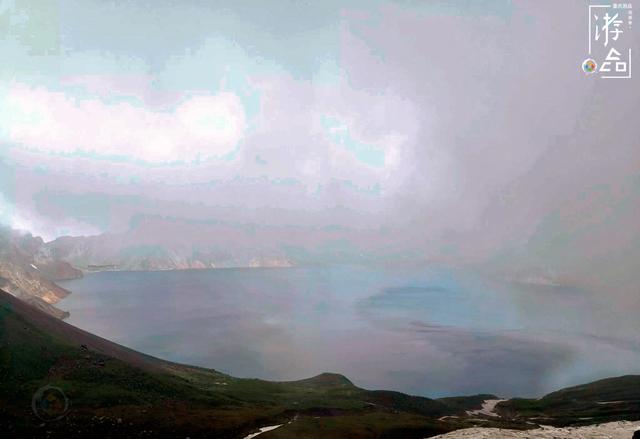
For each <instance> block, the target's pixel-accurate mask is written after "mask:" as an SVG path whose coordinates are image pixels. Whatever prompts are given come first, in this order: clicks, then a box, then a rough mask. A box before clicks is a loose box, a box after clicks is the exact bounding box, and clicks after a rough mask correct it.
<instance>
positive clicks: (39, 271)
mask: <svg viewBox="0 0 640 439" xmlns="http://www.w3.org/2000/svg"><path fill="white" fill-rule="evenodd" d="M77 277H82V272H81V271H80V270H78V269H76V268H74V267H72V266H71V265H70V264H69V263H68V262H66V261H61V260H57V259H55V258H54V257H52V256H51V255H50V254H48V252H47V250H46V249H45V247H44V242H43V240H42V239H41V238H39V237H33V236H31V235H30V234H25V233H20V232H17V231H15V230H11V229H8V228H0V287H2V288H3V289H4V290H5V291H7V292H9V293H11V294H13V295H14V296H16V297H18V298H20V299H22V300H24V301H25V302H28V303H30V304H31V305H33V306H35V307H37V308H39V309H41V310H43V311H45V312H47V313H49V314H51V315H54V316H56V317H58V318H64V317H66V315H67V314H66V313H65V312H63V311H61V310H59V309H58V308H56V307H55V306H54V305H55V303H57V302H58V301H59V300H61V299H62V298H64V297H65V296H67V295H68V294H69V291H67V290H65V289H64V288H61V287H60V286H58V285H56V283H55V281H56V280H65V279H74V278H77Z"/></svg>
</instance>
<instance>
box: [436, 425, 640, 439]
mask: <svg viewBox="0 0 640 439" xmlns="http://www.w3.org/2000/svg"><path fill="white" fill-rule="evenodd" d="M636 430H640V422H627V421H620V422H608V423H606V424H598V425H589V426H586V427H566V428H554V427H542V428H537V429H535V430H527V431H518V430H503V429H499V428H465V429H463V430H457V431H453V432H451V433H447V434H442V435H439V436H435V437H434V438H432V439H436V438H440V439H468V438H478V439H483V438H487V439H529V438H532V439H533V438H536V439H537V438H542V439H547V438H548V439H631V437H632V436H633V432H634V431H636Z"/></svg>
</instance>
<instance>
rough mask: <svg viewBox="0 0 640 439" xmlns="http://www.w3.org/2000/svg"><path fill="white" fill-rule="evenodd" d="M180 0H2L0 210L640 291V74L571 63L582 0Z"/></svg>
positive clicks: (14, 221) (579, 43) (577, 56)
mask: <svg viewBox="0 0 640 439" xmlns="http://www.w3.org/2000/svg"><path fill="white" fill-rule="evenodd" d="M177 5H178V4H177V3H176V2H173V1H160V0H154V1H136V2H112V1H109V2H107V1H89V0H82V1H77V2H76V1H71V0H68V1H60V2H54V1H51V2H49V1H18V0H15V1H12V0H0V53H1V54H2V61H1V65H0V221H1V222H2V223H5V224H9V225H11V226H13V227H15V228H21V229H26V230H29V231H31V232H33V233H34V234H36V235H41V236H43V237H45V239H53V238H55V237H57V236H60V235H89V234H99V233H103V232H114V233H121V232H126V231H127V230H129V229H130V228H131V227H132V224H133V223H135V222H136V221H137V220H139V218H141V217H143V218H145V217H148V218H156V219H157V218H160V219H162V218H171V221H172V223H174V224H179V225H180V227H181V230H182V229H183V228H184V225H185V224H186V225H188V227H189V228H190V229H191V230H192V231H193V234H192V235H191V236H196V237H197V236H198V233H199V232H198V227H200V226H201V225H202V224H210V223H211V222H224V223H225V224H230V225H231V226H234V225H237V226H238V227H244V226H246V225H247V224H251V225H254V226H257V227H263V228H266V229H267V230H268V228H269V227H279V228H281V229H282V228H283V227H284V228H285V229H286V228H288V227H292V228H296V229H297V230H300V229H302V230H306V229H308V230H310V231H314V230H318V229H322V230H327V229H328V228H329V229H331V230H338V231H339V236H340V239H345V240H347V241H349V240H351V241H353V242H355V245H358V240H360V241H362V240H366V241H367V243H370V242H372V241H376V240H379V242H380V243H381V244H380V245H381V246H383V247H384V246H385V245H388V243H390V242H392V243H393V246H394V251H396V250H397V249H398V248H401V249H402V248H406V249H407V250H408V251H409V250H410V251H412V252H414V253H415V252H417V253H419V254H423V255H424V256H425V257H426V258H433V259H437V260H444V261H447V262H451V263H468V262H472V263H475V264H481V265H487V266H490V267H491V269H492V270H493V271H496V272H502V271H504V272H508V273H511V274H513V273H515V274H516V275H517V276H526V277H528V278H531V279H533V278H539V277H540V276H542V277H545V276H546V277H552V278H554V279H556V280H558V279H560V280H562V279H564V280H566V281H567V282H572V283H580V284H581V285H583V286H584V285H588V286H590V287H591V288H594V289H595V288H602V287H603V286H606V285H610V284H611V283H614V284H615V285H616V288H620V289H622V290H625V291H626V294H624V296H625V297H626V298H627V300H631V301H634V302H633V303H634V304H636V305H638V300H640V299H637V293H638V287H637V286H634V285H638V282H637V281H638V279H637V276H638V275H637V272H638V268H640V267H638V264H639V262H638V261H640V254H639V253H640V252H639V250H638V248H640V245H639V244H640V225H639V223H640V220H639V219H638V218H640V141H639V138H640V137H639V135H640V124H639V123H638V122H640V120H639V114H640V84H639V83H638V81H639V80H638V77H637V76H636V77H633V78H632V79H629V80H608V81H605V80H602V79H601V78H595V77H594V76H586V75H585V74H584V73H583V72H582V71H581V70H580V64H581V62H582V60H583V59H584V58H585V57H586V51H587V38H586V34H587V30H588V29H587V11H586V8H585V5H584V2H583V1H581V0H577V1H562V2H556V1H550V0H549V1H513V2H512V1H486V2H480V1H458V2H438V1H433V2H426V1H425V2H419V1H409V0H407V1H369V0H367V1H352V2H344V1H340V2H338V1H335V2H334V1H322V2H320V1H313V2H311V1H309V2H306V1H291V2H289V1H275V0H274V1H269V2H254V1H229V2H224V1H219V2H210V1H184V2H180V3H179V6H177ZM257 5H262V6H257ZM632 31H633V32H632V33H631V34H630V35H629V36H628V38H629V40H628V41H630V44H631V45H632V47H634V50H637V49H638V48H640V44H639V42H640V32H638V30H637V29H632ZM202 230H203V231H204V230H205V229H204V228H203V229H202ZM203 233H204V232H203ZM310 233H311V234H312V232H310ZM267 234H268V233H267ZM310 236H311V235H310ZM256 239H258V238H256ZM310 239H311V238H310ZM363 245H364V244H363ZM634 294H635V295H634ZM634 297H636V298H635V299H634ZM639 308H640V306H639Z"/></svg>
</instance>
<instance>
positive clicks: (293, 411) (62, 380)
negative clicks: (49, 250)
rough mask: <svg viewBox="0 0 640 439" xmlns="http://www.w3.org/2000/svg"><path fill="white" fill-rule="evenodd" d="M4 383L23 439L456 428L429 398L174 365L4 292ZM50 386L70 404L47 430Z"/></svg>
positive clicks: (329, 377) (3, 413)
mask: <svg viewBox="0 0 640 439" xmlns="http://www.w3.org/2000/svg"><path fill="white" fill-rule="evenodd" d="M0 385H1V387H0V429H1V430H2V431H6V432H10V433H11V434H12V435H17V436H24V435H26V436H30V435H35V436H40V435H42V436H43V437H44V436H47V437H65V438H68V437H85V436H86V434H88V432H91V433H92V435H93V436H95V437H118V438H120V437H145V435H147V437H191V438H196V437H209V438H210V437H230V438H236V437H243V435H244V434H246V433H248V432H250V431H252V430H254V429H255V428H256V427H261V426H265V425H270V424H279V423H286V422H289V421H292V420H294V419H295V421H294V422H292V423H291V424H288V425H287V427H286V428H285V427H283V428H282V429H279V430H281V431H278V434H281V435H282V434H284V435H292V436H290V437H304V436H305V435H310V436H308V437H314V435H316V434H317V433H318V432H319V431H326V432H331V437H392V436H394V435H396V436H397V435H398V434H400V436H398V437H424V436H425V435H433V434H436V433H441V432H444V431H448V430H451V429H452V428H454V427H452V426H450V425H447V424H443V423H440V422H437V421H436V420H435V418H437V417H439V416H441V415H443V414H446V413H448V412H449V411H450V410H449V409H448V407H447V406H446V405H444V404H442V403H440V402H437V401H434V400H431V399H428V398H421V397H415V396H409V395H404V394H401V393H398V392H386V391H368V390H364V389H360V388H358V387H356V386H355V385H353V384H352V383H351V382H350V381H349V380H348V379H347V378H345V377H343V376H341V375H335V374H322V375H319V376H317V377H313V378H310V379H306V380H301V381H293V382H269V381H263V380H257V379H238V378H234V377H231V376H228V375H225V374H222V373H219V372H217V371H215V370H210V369H202V368H196V367H191V366H185V365H179V364H175V363H170V362H166V361H162V360H159V359H156V358H153V357H149V356H146V355H143V354H140V353H138V352H135V351H132V350H129V349H126V348H124V347H122V346H119V345H116V344H114V343H111V342H109V341H107V340H104V339H101V338H100V337H96V336H94V335H92V334H89V333H86V332H84V331H81V330H79V329H77V328H75V327H73V326H70V325H68V324H66V323H64V322H62V321H59V320H57V319H54V318H52V317H50V316H48V315H46V314H44V313H42V312H41V311H39V310H37V309H35V308H32V307H30V306H29V305H27V304H25V303H23V302H21V301H19V300H17V299H15V298H13V297H12V296H10V295H8V294H6V293H4V292H0ZM45 385H52V386H55V387H58V388H60V389H62V391H63V392H64V394H65V395H66V397H67V399H68V400H69V403H70V409H69V410H68V412H67V413H66V415H65V416H64V417H63V418H62V419H60V420H57V421H54V422H46V423H45V422H43V421H42V420H40V419H39V418H37V417H36V416H35V415H34V414H33V413H32V409H31V402H32V397H33V395H34V393H35V392H36V391H37V390H38V389H39V388H41V387H42V386H45ZM47 432H49V433H47ZM401 433H406V434H401ZM269 434H270V435H273V434H275V432H273V433H269ZM328 434H329V433H328ZM390 435H391V436H390ZM264 437H268V436H267V434H265V436H264ZM284 437H288V436H284Z"/></svg>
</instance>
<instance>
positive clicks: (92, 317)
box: [60, 266, 640, 397]
mask: <svg viewBox="0 0 640 439" xmlns="http://www.w3.org/2000/svg"><path fill="white" fill-rule="evenodd" d="M62 284H63V286H64V287H65V288H68V289H69V290H71V291H72V293H73V294H71V295H70V296H69V297H68V298H66V299H65V300H63V301H62V302H61V303H60V307H61V308H63V309H65V310H68V311H69V312H70V313H71V315H70V317H69V319H68V320H67V321H68V322H69V323H71V324H72V325H75V326H78V327H80V328H82V329H85V330H87V331H90V332H93V333H95V334H97V335H100V336H102V337H105V338H107V339H109V340H113V341H115V342H117V343H121V344H123V345H125V346H128V347H130V348H133V349H136V350H140V351H142V352H145V353H147V354H150V355H154V356H158V357H161V358H164V359H167V360H172V361H176V362H181V363H188V364H195V365H199V366H204V367H208V368H214V369H217V370H219V371H222V372H225V373H229V374H233V375H235V376H241V377H258V378H264V379H270V380H295V379H300V378H305V377H310V376H312V375H315V374H318V373H321V372H324V371H331V372H337V373H342V374H344V375H346V376H347V377H349V378H350V379H352V380H353V381H354V383H355V384H357V385H359V386H363V387H365V388H370V389H382V388H384V389H392V390H398V391H404V392H408V393H412V394H420V395H425V396H431V397H436V396H446V395H453V394H473V393H496V394H498V395H500V396H513V395H518V396H540V395H542V394H544V393H545V392H548V391H551V390H553V389H556V388H559V387H562V386H567V385H573V384H578V383H581V382H586V381H589V380H593V379H598V378H602V377H606V376H613V375H621V374H625V373H632V372H633V370H632V369H631V368H632V367H633V366H634V365H637V364H640V346H639V345H638V342H637V340H634V339H632V338H624V337H620V336H618V335H616V334H615V331H614V329H612V328H607V327H605V326H603V327H599V322H605V321H606V322H611V321H612V316H615V315H616V313H619V314H620V316H621V318H623V319H624V318H628V317H630V316H626V315H625V314H624V310H620V309H614V305H613V304H609V303H607V302H606V300H604V299H603V298H602V297H603V296H600V295H596V294H590V293H588V292H585V291H582V290H579V289H576V288H567V287H560V286H554V285H553V284H545V283H535V282H529V283H524V282H510V281H506V280H497V279H488V278H483V277H482V276H480V275H477V274H473V273H465V272H462V271H460V270H452V269H447V268H429V269H372V268H363V267H359V266H358V267H356V266H342V267H326V268H268V269H256V268H248V269H242V268H239V269H218V270H198V271H161V272H102V273H95V274H89V275H87V276H85V277H84V278H83V279H79V280H74V281H69V282H64V283H62ZM604 297H606V296H604ZM613 320H615V319H613ZM596 331H597V332H596ZM595 333H598V336H596V335H594V334H595ZM603 334H610V335H603Z"/></svg>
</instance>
